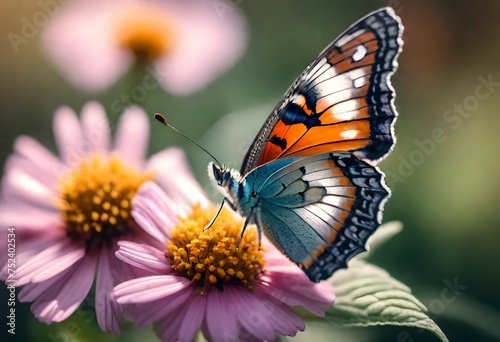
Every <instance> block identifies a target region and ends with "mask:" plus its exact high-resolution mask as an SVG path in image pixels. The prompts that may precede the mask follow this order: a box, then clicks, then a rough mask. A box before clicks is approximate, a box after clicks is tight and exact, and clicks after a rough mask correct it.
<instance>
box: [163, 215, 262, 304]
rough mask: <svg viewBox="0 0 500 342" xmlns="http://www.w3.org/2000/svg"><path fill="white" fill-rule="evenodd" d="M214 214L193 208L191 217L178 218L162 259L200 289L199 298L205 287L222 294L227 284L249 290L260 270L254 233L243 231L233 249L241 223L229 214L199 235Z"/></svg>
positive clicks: (257, 244) (260, 262) (249, 230)
mask: <svg viewBox="0 0 500 342" xmlns="http://www.w3.org/2000/svg"><path fill="white" fill-rule="evenodd" d="M214 214H215V211H214V210H213V209H210V210H206V209H201V208H200V207H199V206H195V207H194V208H193V212H192V213H191V215H189V216H188V217H185V218H182V219H181V221H180V223H179V224H177V226H176V227H175V228H174V229H173V230H172V232H171V239H170V241H169V244H168V247H167V251H166V253H165V255H166V257H167V258H168V259H169V260H170V264H171V266H172V268H173V269H174V270H176V271H177V272H179V273H181V274H183V275H184V276H186V277H187V278H189V279H191V280H193V281H194V282H195V283H196V284H197V285H198V286H199V287H200V290H199V291H198V292H197V293H198V294H200V295H203V294H204V293H206V290H207V287H210V286H215V287H216V288H218V289H219V290H222V289H223V286H224V285H226V284H229V283H231V284H238V285H241V286H245V287H247V288H248V289H251V288H252V282H253V281H254V280H255V279H256V277H257V276H258V275H259V274H261V273H262V272H263V267H264V257H263V253H264V252H263V251H262V249H259V241H258V238H257V232H256V230H255V229H247V230H246V231H245V234H244V235H243V238H242V240H241V242H240V245H239V247H238V248H236V243H237V241H238V238H239V236H240V233H241V229H242V227H243V222H242V221H241V220H236V219H235V218H234V216H233V214H232V213H231V212H230V211H229V210H223V211H221V213H220V215H219V217H217V219H216V220H215V223H214V224H213V225H212V226H211V227H210V228H209V229H208V230H206V231H203V229H204V228H205V226H206V225H207V224H208V223H209V222H210V220H211V219H212V217H213V215H214Z"/></svg>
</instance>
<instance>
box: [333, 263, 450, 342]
mask: <svg viewBox="0 0 500 342" xmlns="http://www.w3.org/2000/svg"><path fill="white" fill-rule="evenodd" d="M328 281H329V282H330V283H331V284H332V285H333V287H334V288H335V293H336V298H335V303H334V304H333V306H332V307H331V308H329V309H328V310H327V311H326V320H328V322H329V323H331V324H332V325H334V326H343V327H365V326H374V325H396V326H406V327H416V328H420V329H425V330H428V331H430V332H431V333H433V334H434V335H435V336H436V337H437V338H439V339H440V340H441V341H445V342H447V341H448V339H447V338H446V336H445V335H444V333H443V332H442V331H441V329H440V328H439V327H438V326H437V324H436V323H435V322H434V321H433V320H432V319H430V318H429V317H428V316H427V314H426V311H427V309H426V307H425V306H424V305H423V304H422V303H421V302H420V301H419V300H418V299H416V298H415V297H414V296H413V295H412V294H411V290H410V288H408V287H407V286H406V285H404V284H403V283H401V282H400V281H398V280H396V279H394V278H393V277H391V276H390V275H389V273H387V272H386V271H384V270H383V269H381V268H379V267H376V266H374V265H371V264H368V263H366V262H363V261H360V260H351V262H350V263H349V268H348V269H345V270H340V271H338V272H336V273H335V274H334V275H333V276H332V277H331V278H330V279H329V280H328Z"/></svg>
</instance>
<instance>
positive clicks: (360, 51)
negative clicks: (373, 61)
mask: <svg viewBox="0 0 500 342" xmlns="http://www.w3.org/2000/svg"><path fill="white" fill-rule="evenodd" d="M367 52H368V50H367V49H366V48H365V46H364V45H358V47H357V48H356V52H354V54H353V55H352V59H353V60H354V61H355V62H359V61H360V60H362V59H363V58H364V57H365V56H366V53H367Z"/></svg>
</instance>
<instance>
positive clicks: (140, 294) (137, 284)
mask: <svg viewBox="0 0 500 342" xmlns="http://www.w3.org/2000/svg"><path fill="white" fill-rule="evenodd" d="M189 284H190V281H189V280H188V279H186V278H184V277H176V276H170V275H162V276H150V277H144V278H139V279H134V280H129V281H126V282H124V283H121V284H120V285H118V286H116V287H115V288H114V290H113V297H114V298H115V299H116V301H117V302H118V303H120V304H137V303H147V302H151V301H154V300H157V299H160V298H163V297H166V296H169V295H171V294H173V293H176V292H178V291H180V290H182V289H183V288H185V287H186V286H188V285H189Z"/></svg>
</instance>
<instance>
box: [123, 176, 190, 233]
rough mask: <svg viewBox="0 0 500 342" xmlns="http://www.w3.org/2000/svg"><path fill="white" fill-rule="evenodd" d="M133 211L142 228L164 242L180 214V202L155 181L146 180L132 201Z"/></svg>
mask: <svg viewBox="0 0 500 342" xmlns="http://www.w3.org/2000/svg"><path fill="white" fill-rule="evenodd" d="M131 213H132V216H133V217H134V219H135V220H136V222H137V223H138V224H139V226H141V228H142V229H144V230H145V231H146V232H147V233H148V234H150V235H151V236H153V237H154V238H156V239H157V240H158V241H160V242H162V243H164V241H165V239H166V237H167V236H168V235H169V231H170V229H172V228H173V227H174V226H175V224H177V222H178V215H180V213H179V211H178V204H177V203H174V202H173V201H172V200H171V199H170V198H169V197H167V196H166V195H165V193H164V192H163V190H161V189H160V188H159V187H158V186H157V185H156V184H155V183H153V182H146V183H144V184H143V185H142V186H141V187H140V188H139V190H138V191H137V193H136V195H135V196H134V199H133V201H132V211H131Z"/></svg>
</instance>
